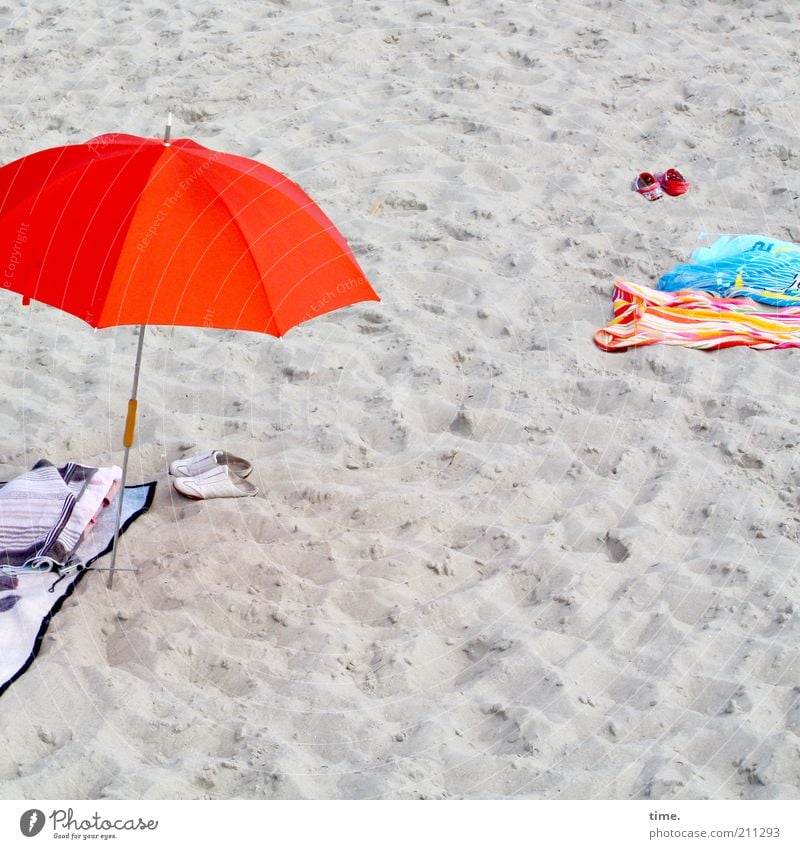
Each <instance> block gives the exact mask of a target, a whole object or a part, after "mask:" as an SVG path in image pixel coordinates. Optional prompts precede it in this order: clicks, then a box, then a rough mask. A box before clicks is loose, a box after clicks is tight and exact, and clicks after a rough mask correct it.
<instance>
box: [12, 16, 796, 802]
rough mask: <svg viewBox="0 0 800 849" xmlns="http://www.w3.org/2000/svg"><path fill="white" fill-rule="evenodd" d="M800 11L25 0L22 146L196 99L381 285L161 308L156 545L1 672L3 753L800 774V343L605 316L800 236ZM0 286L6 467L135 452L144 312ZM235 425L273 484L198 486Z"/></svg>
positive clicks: (646, 778)
mask: <svg viewBox="0 0 800 849" xmlns="http://www.w3.org/2000/svg"><path fill="white" fill-rule="evenodd" d="M799 37H800V24H798V21H797V19H796V16H795V15H794V14H791V13H790V12H789V11H788V10H787V8H786V7H785V4H779V3H777V2H702V3H701V2H678V3H662V2H657V0H645V2H641V3H635V4H627V3H619V2H581V3H578V2H571V1H570V2H554V0H547V2H544V0H542V2H510V1H507V0H503V2H500V0H492V1H491V2H488V3H486V2H477V0H465V2H461V0H449V2H447V0H445V2H438V1H437V0H409V2H404V3H390V2H388V0H378V1H377V2H371V3H364V2H341V3H331V4H316V3H311V2H306V0H286V2H268V3H252V2H246V0H232V2H229V3H227V4H225V6H224V10H223V7H222V6H221V5H220V4H213V3H209V2H206V0H199V2H198V0H196V2H192V3H188V2H184V0H179V1H178V2H176V3H172V4H168V5H167V6H166V7H164V6H163V5H162V4H157V3H155V2H142V3H135V4H134V3H125V2H121V3H114V4H111V5H110V6H109V5H108V4H101V3H99V2H87V3H81V4H55V3H50V2H37V3H33V2H24V0H23V2H19V3H17V4H15V5H13V6H11V5H7V6H4V7H2V8H0V44H1V45H2V50H0V79H2V83H3V90H4V98H3V101H2V103H1V104H0V118H1V120H2V126H3V128H4V131H3V133H2V134H1V135H0V161H2V162H3V163H6V162H9V161H11V160H13V159H15V158H17V157H19V156H22V155H24V154H27V153H30V152H32V151H34V150H37V149H40V148H44V147H51V146H56V145H61V144H67V143H77V142H81V141H85V140H86V139H88V138H91V137H92V136H95V135H98V134H100V133H104V132H113V131H120V132H129V133H136V134H141V135H149V136H158V135H160V133H161V132H162V129H163V125H164V121H165V117H166V113H167V111H168V110H172V111H173V113H174V124H173V136H174V137H182V136H187V137H191V138H193V139H195V140H196V141H198V142H200V143H202V144H205V145H207V146H209V147H211V148H214V149H219V150H225V151H229V152H235V153H240V154H242V155H245V156H251V157H255V158H257V159H259V160H261V161H263V162H266V163H268V164H270V165H271V166H273V167H274V168H277V169H278V170H280V171H282V172H284V173H285V174H287V175H288V176H289V177H291V178H292V179H293V180H295V181H296V182H298V183H299V184H300V185H302V186H303V188H304V189H306V191H308V192H309V194H310V195H311V196H312V197H313V198H314V199H315V200H316V201H317V202H318V203H319V204H320V205H321V206H322V208H323V209H324V210H325V211H326V212H327V213H328V215H329V216H330V217H331V219H332V220H333V221H334V222H335V223H336V225H337V227H338V228H339V229H340V230H341V232H342V233H343V234H344V235H345V236H346V238H347V239H348V241H349V242H350V244H351V245H352V247H353V250H354V252H355V253H356V255H357V257H358V259H359V262H360V264H361V266H362V267H363V269H364V271H365V273H366V275H367V277H368V278H369V279H370V281H371V282H372V284H373V286H374V288H375V289H376V291H377V292H378V293H379V294H380V296H381V298H382V301H381V303H369V304H361V305H356V306H353V307H350V308H347V309H345V310H341V311H338V312H335V313H331V314H329V315H325V316H323V317H320V318H318V319H316V320H314V321H313V322H310V323H308V324H305V325H302V326H301V327H298V328H296V329H295V330H293V331H292V332H291V333H289V334H288V335H287V336H286V337H284V338H282V339H280V340H278V339H274V338H272V337H267V336H260V335H256V334H250V333H235V332H232V331H222V332H220V331H210V330H205V329H202V328H196V329H189V328H174V329H173V328H168V327H151V328H148V329H147V330H146V331H145V332H146V344H145V353H144V363H143V368H142V378H141V384H140V426H139V430H138V439H137V444H136V447H135V449H134V451H133V452H132V454H131V460H130V470H129V474H130V477H129V480H130V481H131V482H134V483H137V482H141V481H148V480H156V481H158V489H157V494H156V498H155V501H154V504H153V506H152V509H151V510H150V512H149V513H148V514H147V515H146V516H144V517H143V518H141V519H140V520H139V521H138V522H137V523H136V524H135V525H134V526H132V528H131V529H130V531H129V532H128V533H127V534H126V536H125V537H124V538H123V540H122V542H121V553H120V559H119V564H118V565H120V566H125V567H132V568H137V569H138V570H139V571H138V573H136V574H135V575H134V574H131V573H128V572H121V573H120V574H119V575H118V576H117V577H116V579H115V583H114V588H113V590H110V591H109V590H108V589H107V588H106V581H105V576H104V575H101V574H90V575H88V576H87V577H86V578H85V579H84V580H83V581H82V583H81V584H80V586H79V588H78V590H77V592H76V593H75V594H74V595H73V596H72V598H70V599H69V601H68V602H67V603H66V604H65V605H64V607H63V609H62V610H61V612H59V613H58V615H57V616H56V617H55V618H54V620H53V622H52V624H51V626H50V628H49V630H48V632H47V635H46V637H45V640H44V643H43V646H42V651H41V653H40V655H39V657H38V658H37V660H36V661H35V663H34V664H33V666H32V667H31V668H30V670H29V671H28V672H27V673H26V674H25V675H24V676H23V677H22V678H21V679H20V680H19V681H17V682H16V683H15V684H14V685H13V686H12V687H11V688H10V689H9V690H8V691H7V692H6V693H5V694H4V695H3V697H2V699H0V748H2V751H3V756H2V758H0V796H1V797H3V798H7V799H13V798H40V799H41V798H43V799H101V798H108V799H169V798H177V799H206V798H208V799H230V798H247V799H281V798H303V799H321V798H330V799H361V798H382V799H409V798H464V799H476V798H504V797H514V798H531V799H645V798H650V799H788V798H797V795H798V787H799V786H800V758H798V753H799V752H798V749H799V747H800V651H799V650H798V637H799V636H800V613H799V612H798V611H799V609H800V587H798V577H797V564H798V560H799V559H800V545H799V544H798V537H799V535H800V516H798V504H799V502H800V467H799V466H798V460H797V457H798V444H799V443H800V384H799V383H798V377H797V374H798V367H797V362H798V360H797V357H798V354H797V352H795V351H766V352H754V351H751V350H743V349H736V350H727V351H723V352H719V353H706V352H700V351H691V350H686V349H681V348H673V347H668V346H654V347H652V348H649V349H641V350H635V351H631V352H627V353H622V354H614V355H611V354H607V353H604V352H602V351H601V350H599V349H598V348H597V347H596V346H595V344H594V341H593V334H594V332H595V331H596V330H597V329H598V328H600V327H601V326H603V325H604V324H605V323H606V322H607V321H608V319H609V318H610V316H611V294H612V291H613V281H614V279H615V278H616V277H625V278H628V279H631V280H634V281H636V282H640V283H644V284H651V285H654V284H655V281H656V280H657V278H658V276H659V275H660V274H662V273H663V272H665V271H666V270H668V269H669V268H670V267H671V266H672V265H673V264H675V263H676V262H679V261H684V260H686V259H687V258H688V257H689V255H690V253H691V252H692V250H693V249H694V248H695V247H697V245H698V235H699V234H702V233H763V234H765V235H769V236H773V237H776V238H779V239H788V240H794V241H800V222H799V221H798V217H797V208H796V204H797V199H798V194H799V193H800V192H799V191H798V185H799V184H798V162H800V159H799V158H798V157H800V144H798V141H797V137H798V134H797V129H798V128H797V115H798V114H800V93H799V92H798V88H797V85H796V79H797V72H798V52H797V45H798V43H799V41H798V38H799ZM670 166H674V167H678V168H679V169H680V170H681V171H682V172H683V173H684V174H685V175H686V176H687V177H688V179H689V180H690V181H691V183H692V187H691V190H690V191H689V193H687V194H686V195H685V196H683V197H680V198H665V199H664V200H662V201H660V202H658V203H648V202H646V201H644V200H643V199H642V198H640V197H638V196H636V195H635V194H634V193H632V192H631V191H630V190H629V186H630V181H631V179H632V178H633V176H634V175H635V174H636V173H637V172H639V171H642V170H648V171H657V170H663V169H665V168H667V167H670ZM4 259H5V257H4V256H3V247H2V246H0V264H2V263H4ZM0 326H1V327H2V338H3V344H2V346H0V347H1V348H2V351H0V395H2V398H3V403H2V406H1V407H0V428H1V429H2V433H3V439H2V441H1V442H0V477H2V478H5V479H8V478H9V477H11V476H13V475H15V474H19V473H20V472H22V471H24V470H26V469H27V468H30V466H31V465H33V463H35V462H36V461H37V460H38V459H40V458H47V459H49V460H51V461H52V462H55V463H62V462H65V461H67V460H76V461H78V462H82V463H86V464H93V465H109V464H111V463H120V462H121V460H122V451H121V432H122V427H123V418H124V412H125V405H126V399H127V397H128V393H129V389H130V381H131V373H132V367H133V361H134V357H135V351H136V341H137V340H136V335H135V331H134V329H133V328H115V329H109V330H104V331H98V332H94V331H92V330H91V329H90V328H88V326H87V325H85V324H83V323H82V322H80V321H79V320H77V319H75V318H73V317H71V316H68V315H65V314H63V313H61V312H60V311H58V310H57V309H54V308H52V307H48V306H44V305H41V304H36V303H34V304H32V305H31V306H29V307H22V306H21V304H20V300H19V298H18V297H17V296H15V295H12V294H10V293H5V294H4V295H3V296H2V310H1V311H0ZM212 448H218V449H223V450H227V451H230V452H232V453H234V454H237V455H240V456H243V457H246V458H248V459H250V460H251V461H252V463H253V465H254V472H253V475H252V478H251V479H252V480H253V481H254V483H256V485H257V486H258V487H259V488H260V494H259V495H258V496H257V497H255V498H248V499H228V500H222V499H220V500H215V501H207V502H193V501H189V500H187V499H184V498H182V497H181V496H180V495H178V494H177V493H176V492H175V491H174V490H173V489H172V487H171V484H170V479H169V475H168V473H167V469H168V465H169V463H170V461H171V460H173V459H175V458H176V457H180V456H185V455H190V454H192V453H195V452H199V451H205V450H208V449H212Z"/></svg>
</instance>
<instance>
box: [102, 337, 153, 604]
mask: <svg viewBox="0 0 800 849" xmlns="http://www.w3.org/2000/svg"><path fill="white" fill-rule="evenodd" d="M144 328H145V326H144V325H143V324H142V325H140V326H139V347H138V348H137V349H136V365H135V366H134V369H133V388H132V389H131V397H130V400H129V401H128V416H127V418H126V419H125V435H124V436H123V438H122V444H123V445H124V446H125V457H124V459H123V460H122V483H121V486H120V489H119V501H118V503H117V520H116V524H115V525H114V543H113V546H112V548H111V567H110V569H109V573H110V574H109V576H108V584H107V586H108V588H109V589H111V588H112V587H113V586H114V567H115V565H116V562H117V543H118V542H119V526H120V521H121V519H122V502H123V499H124V498H125V479H126V478H127V476H128V455H129V454H130V451H131V446H132V445H133V437H134V433H135V432H136V406H137V403H138V401H137V398H136V396H137V394H138V392H139V369H140V368H141V365H142V349H143V348H144Z"/></svg>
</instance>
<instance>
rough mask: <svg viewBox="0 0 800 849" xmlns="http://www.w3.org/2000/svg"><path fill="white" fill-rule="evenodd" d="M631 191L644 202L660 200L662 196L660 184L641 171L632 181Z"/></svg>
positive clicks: (646, 172)
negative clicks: (637, 194)
mask: <svg viewBox="0 0 800 849" xmlns="http://www.w3.org/2000/svg"><path fill="white" fill-rule="evenodd" d="M631 191H633V192H638V193H639V194H640V195H641V196H642V197H643V198H645V199H646V200H660V199H661V194H662V192H661V184H660V183H659V181H658V180H657V179H656V178H655V177H654V176H653V175H652V174H651V173H650V172H649V171H642V173H641V174H639V176H638V177H636V178H635V179H634V181H633V182H632V183H631Z"/></svg>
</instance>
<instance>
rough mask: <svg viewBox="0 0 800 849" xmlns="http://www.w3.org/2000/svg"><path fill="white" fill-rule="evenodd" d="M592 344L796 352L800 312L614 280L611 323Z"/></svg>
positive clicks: (799, 344) (607, 348) (799, 345)
mask: <svg viewBox="0 0 800 849" xmlns="http://www.w3.org/2000/svg"><path fill="white" fill-rule="evenodd" d="M594 340H595V342H596V343H597V344H598V345H599V346H600V347H601V348H602V349H603V350H605V351H624V350H625V349H626V348H634V347H637V346H641V345H655V344H656V343H661V344H666V345H682V346H684V347H687V348H704V349H706V350H715V349H717V348H731V347H734V346H740V345H745V346H748V347H750V348H758V349H766V348H800V307H798V306H794V307H782V308H779V309H773V310H769V311H767V310H765V308H764V306H763V304H757V303H756V302H755V301H752V300H750V299H749V298H720V297H715V296H714V295H709V294H707V293H706V292H701V291H699V290H692V289H684V290H682V291H679V292H664V291H662V290H660V289H650V288H649V287H647V286H640V285H638V284H636V283H630V282H628V281H627V280H617V281H615V287H614V318H613V320H612V321H611V323H610V324H609V325H608V326H607V327H604V328H603V329H602V330H598V331H597V333H595V336H594Z"/></svg>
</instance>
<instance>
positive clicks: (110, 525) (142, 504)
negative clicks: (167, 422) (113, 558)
mask: <svg viewBox="0 0 800 849" xmlns="http://www.w3.org/2000/svg"><path fill="white" fill-rule="evenodd" d="M15 480H16V479H15ZM6 486H10V483H9V484H7V485H6ZM155 488H156V484H155V483H154V482H151V483H145V484H140V485H139V486H126V487H125V499H124V501H123V504H122V521H121V524H120V532H121V533H122V532H124V531H125V530H127V529H128V527H129V526H130V525H131V523H132V522H133V521H135V520H136V519H137V518H138V517H139V516H141V515H142V513H144V512H146V511H147V510H148V508H149V507H150V504H151V503H152V500H153V496H154V494H155ZM119 497H120V492H119V491H117V493H116V495H115V496H114V500H113V501H112V502H111V504H110V505H109V506H108V507H107V508H106V509H104V510H102V511H101V512H100V513H99V515H98V516H97V518H96V522H95V524H94V526H93V527H92V529H91V532H90V533H89V534H88V535H86V537H85V538H84V539H83V540H82V541H81V542H79V544H78V547H77V549H76V551H75V555H76V557H77V558H79V559H80V560H81V561H83V562H84V563H85V564H87V566H91V564H93V563H95V562H96V561H97V560H98V558H101V557H102V556H103V555H105V554H108V553H109V552H110V551H111V545H112V542H113V538H114V525H115V523H116V514H117V499H118V498H119ZM101 562H102V561H101ZM97 565H100V564H97ZM91 571H92V570H91V568H89V569H88V570H87V569H80V570H78V571H75V572H72V573H68V574H66V575H64V576H63V577H62V576H60V575H58V574H57V573H55V572H31V571H20V572H18V573H15V574H4V573H2V572H0V695H2V693H4V692H5V690H6V689H7V688H8V687H9V685H10V684H11V683H13V682H14V681H15V680H16V679H17V678H19V676H20V675H22V673H23V672H25V670H26V669H28V667H29V666H30V665H31V663H33V660H34V658H35V657H36V654H37V653H38V651H39V647H40V645H41V643H42V640H43V638H44V635H45V632H46V631H47V628H48V626H49V624H50V621H51V620H52V618H53V616H55V614H56V613H57V612H58V610H59V609H60V608H61V605H62V604H63V603H64V600H65V599H66V598H68V597H69V596H70V595H72V593H73V592H74V590H75V587H76V586H77V585H78V583H79V581H81V580H83V578H84V577H85V576H86V575H88V574H89V573H90V572H91Z"/></svg>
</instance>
